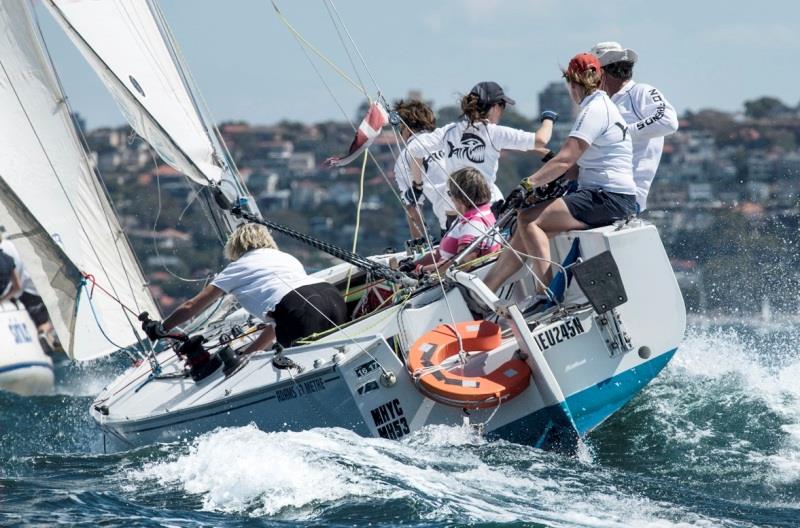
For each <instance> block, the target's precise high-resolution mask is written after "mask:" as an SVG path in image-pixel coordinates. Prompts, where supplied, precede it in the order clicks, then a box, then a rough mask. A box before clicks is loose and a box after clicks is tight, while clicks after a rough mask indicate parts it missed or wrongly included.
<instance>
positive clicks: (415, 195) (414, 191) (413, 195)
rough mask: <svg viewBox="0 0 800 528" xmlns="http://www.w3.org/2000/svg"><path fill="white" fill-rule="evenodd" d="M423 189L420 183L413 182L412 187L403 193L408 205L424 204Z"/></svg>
mask: <svg viewBox="0 0 800 528" xmlns="http://www.w3.org/2000/svg"><path fill="white" fill-rule="evenodd" d="M422 187H423V185H422V184H421V183H419V182H411V187H409V188H408V189H406V192H405V193H403V200H405V202H406V205H414V204H422V196H423V194H422Z"/></svg>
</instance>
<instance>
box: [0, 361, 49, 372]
mask: <svg viewBox="0 0 800 528" xmlns="http://www.w3.org/2000/svg"><path fill="white" fill-rule="evenodd" d="M31 367H44V368H46V369H48V370H53V365H51V364H50V363H45V362H44V361H31V362H28V363H17V364H16V365H8V366H6V367H0V374H2V373H3V372H10V371H12V370H19V369H24V368H31Z"/></svg>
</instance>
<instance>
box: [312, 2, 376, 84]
mask: <svg viewBox="0 0 800 528" xmlns="http://www.w3.org/2000/svg"><path fill="white" fill-rule="evenodd" d="M323 1H325V2H328V3H330V5H331V8H332V9H333V12H334V13H336V18H337V19H338V20H339V23H340V24H341V25H342V28H343V29H344V32H345V33H346V34H347V38H348V39H350V44H352V46H353V49H354V50H355V51H356V53H357V54H358V58H359V59H361V64H362V66H364V70H365V71H366V72H367V75H369V78H370V79H371V80H372V84H374V85H375V90H376V91H377V92H378V94H380V93H382V90H381V88H380V86H378V82H377V81H376V80H375V77H374V76H373V75H372V72H371V71H370V69H369V66H367V61H366V60H364V56H363V55H362V54H361V50H360V49H358V45H357V44H356V42H355V40H354V39H353V36H352V35H351V34H350V31H349V30H348V29H347V25H346V24H345V23H344V20H343V19H342V17H341V15H340V14H339V11H338V10H337V9H336V5H335V4H334V3H333V0H323ZM348 56H349V54H348Z"/></svg>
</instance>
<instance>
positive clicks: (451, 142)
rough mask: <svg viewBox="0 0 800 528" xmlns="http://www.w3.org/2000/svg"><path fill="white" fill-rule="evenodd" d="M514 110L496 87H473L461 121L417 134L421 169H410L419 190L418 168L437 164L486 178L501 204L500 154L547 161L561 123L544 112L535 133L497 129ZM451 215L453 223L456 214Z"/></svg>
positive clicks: (414, 148) (413, 148)
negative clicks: (520, 154)
mask: <svg viewBox="0 0 800 528" xmlns="http://www.w3.org/2000/svg"><path fill="white" fill-rule="evenodd" d="M513 104H515V101H514V100H513V99H512V98H510V97H509V96H507V95H506V94H505V92H504V91H503V88H502V87H501V86H500V85H499V84H497V83H496V82H491V81H486V82H480V83H478V84H476V85H475V86H473V87H472V90H470V92H469V93H468V94H467V95H465V96H464V97H463V98H462V99H461V112H462V114H461V119H459V120H458V121H456V122H455V123H450V124H448V125H445V126H443V127H440V128H437V129H436V130H434V131H432V132H430V133H427V134H418V135H417V138H416V140H415V141H414V142H413V143H411V144H409V146H408V152H409V154H411V156H413V157H414V158H416V159H417V163H412V164H411V169H412V171H413V175H414V182H416V183H417V185H420V184H421V183H423V181H424V178H423V175H422V174H421V172H420V171H419V169H418V166H422V167H425V166H428V165H430V164H432V163H436V164H439V165H441V166H442V167H443V168H444V171H445V173H446V174H453V173H455V172H456V171H458V170H459V169H463V168H465V167H472V168H474V169H477V170H479V171H480V172H481V174H483V176H484V178H486V182H487V183H488V184H489V186H490V188H491V189H492V202H496V201H498V200H502V199H503V193H502V192H501V191H500V189H499V188H498V187H497V185H496V184H495V181H496V180H497V167H498V164H499V160H500V153H501V152H502V151H503V150H520V151H533V152H536V153H537V154H538V155H540V156H545V155H547V154H548V153H549V152H550V151H549V150H547V148H546V145H547V143H548V142H549V141H550V137H551V136H552V134H553V122H554V121H555V120H556V119H557V118H558V114H556V113H555V112H551V111H546V112H543V113H542V116H541V119H540V121H541V125H540V126H539V128H538V129H537V130H536V132H535V133H534V132H527V131H525V130H519V129H516V128H511V127H507V126H502V125H498V123H499V122H500V119H501V118H502V117H503V112H505V109H506V105H513ZM442 151H444V155H443V156H440V155H439V154H438V153H439V152H442ZM449 214H450V215H451V216H452V218H451V220H450V222H452V220H453V219H454V218H455V216H456V211H455V210H453V211H450V212H449Z"/></svg>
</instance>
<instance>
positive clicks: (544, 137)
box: [534, 119, 553, 155]
mask: <svg viewBox="0 0 800 528" xmlns="http://www.w3.org/2000/svg"><path fill="white" fill-rule="evenodd" d="M534 133H535V134H536V140H535V141H534V150H536V149H545V150H546V147H547V144H548V143H550V139H551V138H552V137H553V120H552V119H545V120H544V121H542V124H541V125H540V126H539V128H537V129H536V132H534ZM542 155H544V154H542Z"/></svg>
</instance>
